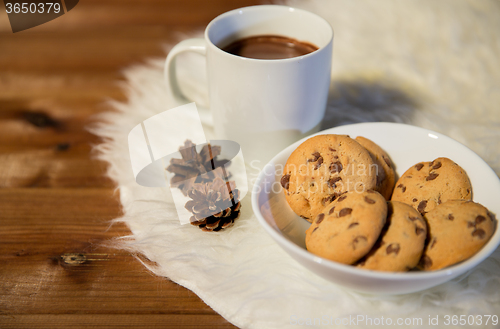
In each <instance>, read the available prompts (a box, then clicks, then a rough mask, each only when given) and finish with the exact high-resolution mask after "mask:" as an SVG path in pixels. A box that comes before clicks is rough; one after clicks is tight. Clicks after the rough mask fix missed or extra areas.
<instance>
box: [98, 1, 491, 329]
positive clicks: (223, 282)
mask: <svg viewBox="0 0 500 329" xmlns="http://www.w3.org/2000/svg"><path fill="white" fill-rule="evenodd" d="M286 4H289V5H291V6H296V7H300V8H304V9H307V10H310V11H312V12H316V13H318V14H320V15H322V16H323V17H325V18H326V19H327V20H329V21H330V22H331V25H332V26H333V28H334V31H335V38H334V58H333V72H332V89H331V97H330V100H329V105H328V110H327V115H326V118H325V122H324V125H323V126H324V127H323V128H327V127H331V126H335V125H342V124H347V123H354V122H364V121H395V122H405V123H410V124H414V125H417V126H422V127H426V128H430V129H433V130H436V131H439V132H441V133H444V134H446V135H449V136H450V137H452V138H455V139H457V140H458V141H460V142H462V143H463V144H465V145H467V146H468V147H470V148H471V149H472V150H474V151H475V152H476V153H478V154H479V155H480V156H481V157H482V158H483V159H485V160H486V161H487V162H488V163H489V165H490V166H491V167H492V168H493V169H494V170H495V171H496V173H497V174H499V173H500V108H499V106H500V64H499V58H500V2H498V1H495V0H490V1H488V0H481V1H477V0H469V1H467V0H447V1H434V0H419V1H416V0H413V1H410V0H405V1H400V0H379V1H373V0H358V1H347V0H344V1H340V0H324V1H321V0H310V1H287V2H286ZM191 36H201V31H200V32H198V33H194V34H193V35H191ZM179 66H180V67H181V68H184V69H183V70H182V69H181V70H180V75H181V77H182V82H183V89H184V91H185V93H187V94H189V95H190V96H191V97H192V98H193V100H194V101H196V102H197V104H199V105H204V104H206V103H207V91H206V85H205V82H206V78H205V76H204V66H203V61H202V58H201V57H197V56H192V57H189V56H186V57H184V58H182V59H180V61H179ZM162 71H163V59H158V60H151V61H149V62H148V64H145V65H140V66H135V67H131V68H129V69H127V70H126V71H125V76H126V78H127V80H128V82H127V83H126V85H125V86H124V88H126V90H127V92H128V102H126V103H117V102H114V103H112V105H113V106H114V108H115V109H116V110H117V111H116V112H113V113H105V114H103V115H102V119H104V122H105V123H102V124H100V125H98V126H94V127H92V128H91V130H92V131H93V132H94V133H96V134H97V135H99V136H102V137H103V138H104V140H105V142H104V143H103V144H101V145H99V146H97V147H96V148H97V151H98V153H99V158H100V159H103V160H105V161H107V162H108V163H109V170H108V175H109V176H110V177H111V178H112V179H113V180H115V181H116V183H117V185H118V189H119V191H120V198H121V203H122V205H123V209H124V213H125V215H124V216H123V217H122V218H118V219H116V221H120V222H124V223H126V224H127V225H128V226H129V227H130V230H131V231H132V234H131V235H130V236H129V237H125V238H123V239H122V240H121V241H119V242H118V246H119V247H120V248H126V249H128V250H131V251H132V252H134V253H137V254H140V255H144V256H145V257H146V258H147V259H149V260H150V261H151V262H149V261H144V265H145V266H147V267H148V268H149V269H150V270H151V271H152V272H154V273H155V274H157V275H160V276H165V277H168V278H169V279H171V280H173V281H175V282H177V283H179V284H181V285H183V286H185V287H187V288H188V289H191V290H192V291H194V292H195V293H196V294H198V295H199V296H200V297H201V298H202V299H203V300H204V301H205V302H206V303H207V304H208V305H210V306H211V307H212V308H213V309H214V310H215V311H217V312H218V313H220V314H221V315H222V316H224V317H225V318H226V319H227V320H228V321H230V322H231V323H233V324H235V325H236V326H239V327H241V328H272V329H276V328H288V327H290V328H292V327H296V326H297V325H300V324H304V325H306V324H307V320H308V319H309V320H311V321H313V323H314V319H315V318H317V319H316V326H318V327H320V326H328V324H329V325H331V326H332V327H335V328H344V327H345V328H354V327H356V328H372V327H377V328H380V327H385V326H383V325H378V326H377V325H375V324H376V323H377V320H375V319H379V320H378V321H380V319H381V318H382V317H384V319H387V318H391V319H392V321H393V324H395V323H396V321H397V319H398V318H401V319H403V320H404V319H413V318H421V319H422V322H421V323H418V322H417V323H414V324H410V325H407V326H406V325H405V326H402V327H404V328H427V327H429V318H431V319H434V318H436V317H437V316H438V317H439V324H440V326H436V327H443V325H444V320H445V316H446V315H458V316H460V315H466V316H468V315H493V314H495V315H497V316H500V251H499V250H497V251H496V253H494V254H493V255H492V256H491V257H490V258H488V259H487V260H486V261H485V262H483V263H482V264H480V266H478V267H477V268H476V269H474V270H473V271H471V272H470V273H468V275H464V276H461V277H459V278H457V279H455V280H452V281H451V282H448V283H445V284H442V285H440V286H437V287H435V288H432V289H429V290H426V291H423V292H419V293H414V294H409V295H403V296H393V297H380V296H365V295H361V294H358V293H354V292H351V291H348V290H344V289H343V288H342V287H338V286H335V285H333V284H331V283H329V282H327V281H325V280H323V279H321V278H319V277H317V276H316V275H314V274H312V273H310V272H309V271H307V270H306V269H304V268H302V267H301V266H300V265H298V263H296V262H295V261H294V260H293V259H292V258H290V257H289V256H288V255H287V254H285V252H284V251H282V250H281V249H280V248H279V247H278V246H277V245H276V244H275V243H274V242H273V241H272V240H271V238H270V237H269V236H268V235H267V234H266V233H265V232H264V230H263V229H262V228H261V227H260V226H259V224H258V223H257V220H256V218H255V217H254V215H253V213H252V210H251V204H250V197H249V196H247V197H246V198H245V199H244V200H243V202H242V204H243V206H242V215H241V217H240V219H238V220H237V221H236V225H235V226H234V227H232V228H231V229H229V230H227V231H225V232H222V233H211V234H208V233H204V232H202V231H201V230H199V229H197V228H196V227H193V226H190V225H183V226H181V225H179V221H178V219H177V214H176V212H175V209H174V207H173V204H172V203H171V196H170V192H169V191H168V189H162V188H146V187H141V186H138V185H137V184H136V183H135V181H134V177H133V174H132V170H131V165H130V160H129V155H128V146H127V134H128V132H129V131H130V130H131V129H132V127H134V126H135V125H136V124H138V123H140V122H142V121H143V120H145V119H147V118H149V117H151V116H152V115H154V114H157V113H159V112H162V111H165V110H167V109H170V108H173V107H175V106H176V105H177V104H173V103H172V102H171V101H170V100H169V99H167V98H166V93H165V86H164V82H163V72H162ZM205 132H206V135H207V138H212V137H213V133H212V131H211V130H210V129H208V128H207V129H206V130H205ZM249 175H250V176H249V177H250V179H252V178H254V177H255V173H252V172H250V173H249ZM249 187H250V188H251V186H249ZM497 216H498V214H497ZM357 316H364V317H370V318H372V323H373V324H372V325H370V324H369V322H360V323H357V325H353V322H348V323H347V320H345V319H349V318H350V317H351V319H352V317H357ZM318 319H319V320H320V322H318ZM337 319H339V320H337ZM483 320H485V318H483ZM335 321H337V323H336V322H335ZM342 321H343V322H344V325H342V324H341V323H342ZM407 321H410V320H407ZM411 322H413V321H411ZM346 323H347V324H346ZM379 323H380V322H379ZM393 326H394V327H398V326H396V325H393ZM467 327H469V326H459V325H453V324H451V323H450V325H448V326H446V328H467ZM470 327H471V328H479V327H481V328H494V327H495V326H493V324H492V322H491V320H490V322H489V324H488V325H487V326H485V325H484V322H483V325H482V326H470Z"/></svg>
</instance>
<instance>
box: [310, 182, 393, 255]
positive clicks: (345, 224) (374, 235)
mask: <svg viewBox="0 0 500 329" xmlns="http://www.w3.org/2000/svg"><path fill="white" fill-rule="evenodd" d="M386 217H387V203H386V200H385V199H384V197H383V196H382V195H381V194H380V193H378V192H375V191H373V190H369V191H366V192H361V193H358V192H346V193H344V194H342V195H341V196H339V197H338V198H337V199H336V200H335V201H333V202H332V203H330V205H328V206H327V207H326V208H324V212H322V213H320V214H318V215H317V216H316V218H315V220H314V222H313V223H312V224H311V226H310V227H309V228H308V229H307V231H306V247H307V250H309V251H310V252H312V253H313V254H315V255H318V256H320V257H323V258H326V259H329V260H333V261H336V262H339V263H343V264H353V263H354V262H356V261H357V260H359V259H360V258H361V257H363V256H364V255H366V254H367V253H368V252H369V251H370V249H371V248H372V247H373V245H374V244H375V242H376V241H377V239H378V237H379V235H380V232H381V231H382V228H383V227H384V224H385V220H386Z"/></svg>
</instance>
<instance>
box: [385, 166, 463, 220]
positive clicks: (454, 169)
mask: <svg viewBox="0 0 500 329" xmlns="http://www.w3.org/2000/svg"><path fill="white" fill-rule="evenodd" d="M455 199H463V200H469V201H470V200H472V186H471V183H470V181H469V177H468V176H467V173H466V172H465V170H463V169H462V168H461V167H460V166H459V165H458V164H456V163H455V162H453V161H451V160H450V159H448V158H437V159H436V160H434V161H432V162H420V163H417V164H416V165H414V166H412V167H411V168H409V169H408V170H407V171H406V172H405V173H404V174H403V175H402V176H401V178H400V179H399V180H398V181H397V182H396V187H395V188H394V192H393V194H392V198H391V200H393V201H400V202H403V203H407V204H409V205H411V206H412V207H414V208H415V209H417V210H418V211H419V212H420V213H421V214H422V215H423V214H425V213H427V212H429V211H431V210H432V209H434V208H435V207H436V206H437V205H439V204H441V203H443V202H446V201H448V200H455Z"/></svg>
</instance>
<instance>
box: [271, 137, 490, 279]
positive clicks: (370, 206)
mask: <svg viewBox="0 0 500 329" xmlns="http://www.w3.org/2000/svg"><path fill="white" fill-rule="evenodd" d="M395 181H396V173H395V170H394V165H393V163H392V161H391V159H390V157H389V155H388V154H387V153H386V152H385V151H384V150H383V149H382V148H380V147H379V146H378V145H376V144H375V143H374V142H372V141H370V140H369V139H366V138H363V137H357V138H356V139H352V138H350V137H349V136H346V135H318V136H315V137H312V138H310V139H308V140H306V141H305V142H304V143H302V144H301V145H300V146H299V147H298V148H297V149H296V150H295V151H294V152H293V153H292V154H291V155H290V157H289V158H288V161H287V163H286V165H285V168H284V173H283V176H282V178H281V185H282V186H283V189H284V193H285V197H286V200H287V202H288V204H289V205H290V207H291V208H292V209H293V210H294V212H295V213H297V214H298V215H299V216H301V217H302V218H304V219H306V220H308V221H309V222H311V226H310V227H309V229H308V230H307V231H306V247H307V249H308V250H309V251H310V252H312V253H314V254H316V255H318V256H321V257H324V258H327V259H330V260H333V261H336V262H340V263H343V264H350V265H355V266H357V267H359V268H364V269H370V270H380V271H408V270H412V269H415V268H416V267H417V265H418V268H419V269H423V270H435V269H439V268H443V267H446V266H449V265H452V264H454V263H456V262H459V261H462V260H464V259H467V258H468V257H470V256H472V255H473V254H474V253H476V252H477V251H478V250H479V249H480V248H481V247H482V246H483V245H484V244H485V243H486V242H487V241H488V239H489V238H490V237H491V235H492V234H493V231H494V227H495V226H494V219H493V216H492V215H491V214H490V213H489V212H488V211H487V210H486V208H484V207H483V206H481V205H478V204H476V203H473V202H472V201H471V199H472V187H471V186H470V182H469V179H468V177H467V174H466V173H465V171H464V170H463V169H462V168H460V167H459V166H458V165H457V164H455V163H454V162H453V161H451V160H449V159H446V158H438V159H436V160H434V161H433V162H429V163H419V164H416V165H415V166H413V167H412V168H410V169H408V171H407V172H405V174H403V175H402V176H401V178H400V179H399V180H398V181H397V183H396V182H395ZM391 196H392V198H391ZM449 200H450V201H449ZM450 216H451V217H450ZM451 218H452V219H451ZM469 231H470V232H469ZM450 232H453V233H450ZM467 238H468V239H467ZM457 241H461V244H462V245H461V246H455V244H458V243H459V242H457ZM464 241H467V243H464Z"/></svg>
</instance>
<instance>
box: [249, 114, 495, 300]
mask: <svg viewBox="0 0 500 329" xmlns="http://www.w3.org/2000/svg"><path fill="white" fill-rule="evenodd" d="M318 134H347V135H350V136H351V137H352V138H355V137H357V136H363V137H366V138H369V139H371V140H372V141H374V142H375V143H377V144H378V145H380V146H381V147H382V148H383V149H384V150H385V151H386V152H387V153H388V154H389V156H390V157H391V159H392V160H393V162H394V164H395V166H396V171H397V173H398V175H401V174H402V173H404V172H405V171H406V170H407V169H408V168H410V167H411V166H412V165H414V164H416V163H418V162H422V161H432V160H434V159H435V158H438V157H447V158H450V159H451V160H453V161H455V162H456V163H458V164H459V165H460V166H461V167H462V168H463V169H465V171H466V172H467V174H468V175H469V178H470V181H471V183H472V190H473V200H474V201H475V202H478V203H481V204H482V205H484V206H485V207H487V208H488V209H489V210H490V211H491V212H492V213H494V214H495V215H497V216H498V215H499V214H500V203H499V202H498V200H500V180H499V178H498V176H497V175H496V174H495V172H494V171H493V170H492V169H491V168H490V167H489V166H488V165H487V164H486V163H485V162H484V161H483V160H482V159H481V158H480V157H479V156H478V155H477V154H475V153H474V152H472V151H471V150H470V149H468V148H467V147H465V146H464V145H462V144H460V143H458V142H457V141H455V140H453V139H451V138H449V137H447V136H444V135H442V134H439V133H436V132H434V131H431V130H427V129H423V128H419V127H414V126H409V125H404V124H397V123H360V124H354V125H347V126H341V127H337V128H332V129H327V130H324V131H322V132H320V133H318ZM308 138H309V137H308ZM306 139H307V138H305V139H303V140H301V141H298V142H296V143H294V144H292V145H290V146H289V147H287V148H286V149H284V150H283V151H281V152H280V153H279V154H278V155H276V156H275V157H274V158H273V159H272V160H271V161H270V162H269V163H268V164H267V165H266V166H265V167H264V169H263V170H262V172H261V173H260V174H259V176H258V178H257V181H256V183H255V185H254V188H253V191H252V207H253V211H254V213H255V214H256V215H257V218H258V220H259V222H260V224H261V225H262V226H263V227H264V228H265V229H266V231H267V232H268V233H269V234H270V235H271V237H272V238H273V239H274V240H275V241H276V242H277V243H278V244H279V245H280V246H281V247H282V248H283V249H284V250H285V251H286V252H288V253H289V254H290V255H291V256H292V257H293V258H294V259H295V260H297V261H298V262H299V263H301V264H302V265H304V266H305V267H306V268H308V269H309V270H310V271H312V272H314V273H316V274H318V275H320V276H322V277H324V278H326V279H328V280H330V281H332V282H334V283H336V284H339V285H342V286H345V287H348V288H351V289H353V290H356V291H360V292H366V293H375V294H403V293H410V292H415V291H419V290H423V289H426V288H430V287H433V286H436V285H438V284H440V283H443V282H446V281H448V280H451V279H453V278H455V277H457V276H458V275H460V274H463V273H465V272H466V271H468V270H470V269H471V268H473V267H474V266H476V265H477V264H479V263H480V262H481V261H483V260H484V259H485V258H486V257H488V256H489V255H490V254H491V253H492V252H493V251H495V249H496V248H497V247H498V245H499V244H500V230H498V229H497V230H496V231H495V233H494V235H493V236H492V237H491V239H490V241H488V243H487V244H486V245H485V246H484V247H483V248H482V249H481V250H480V251H479V252H478V253H477V254H476V255H474V256H473V257H471V258H469V259H468V260H466V261H463V262H461V263H459V264H456V265H454V266H450V267H448V268H445V269H442V270H438V271H433V272H407V273H386V272H377V271H367V270H361V269H357V268H355V267H352V266H348V265H343V264H339V263H335V262H332V261H329V260H326V259H324V258H321V257H318V256H316V255H313V254H311V253H309V252H308V251H307V250H306V249H305V242H304V241H305V230H306V229H307V228H308V227H309V225H310V224H309V223H308V222H307V221H306V220H304V219H302V218H300V217H299V216H297V215H296V214H295V213H294V212H293V211H292V210H291V209H290V207H289V206H288V204H287V203H286V200H285V197H284V194H283V191H282V188H281V185H280V179H281V175H282V169H283V166H284V165H285V163H286V161H287V159H288V157H289V155H290V154H291V153H292V151H293V150H295V149H296V148H297V146H299V145H300V144H301V143H302V142H303V141H305V140H306Z"/></svg>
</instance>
